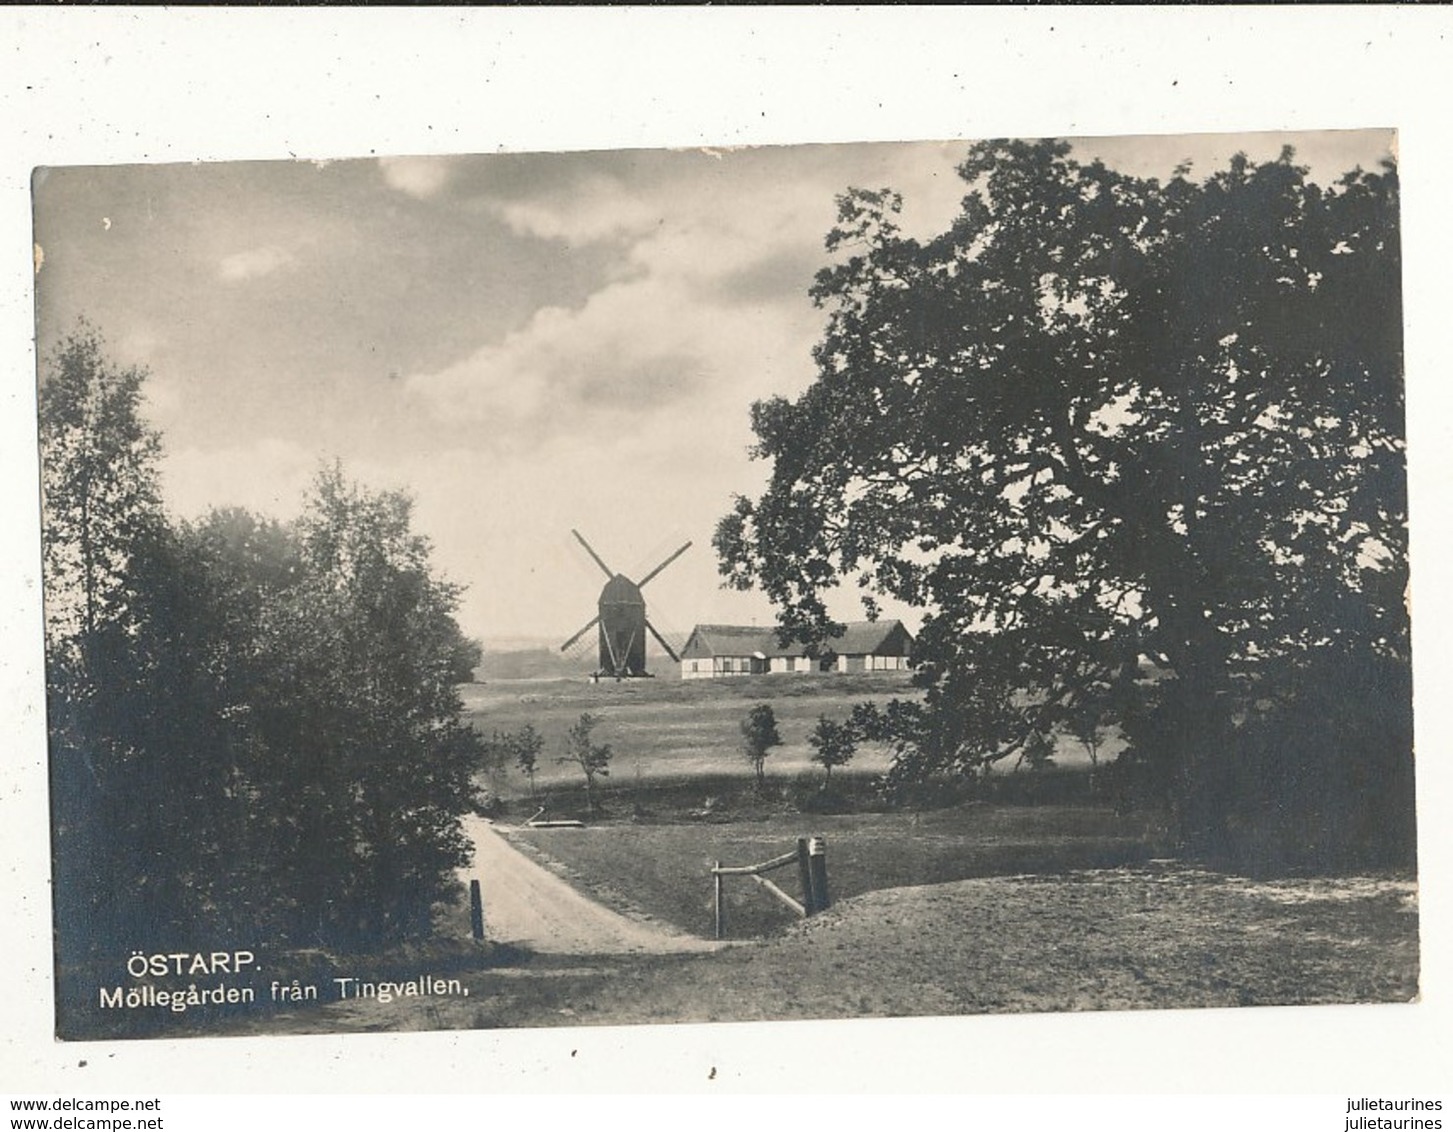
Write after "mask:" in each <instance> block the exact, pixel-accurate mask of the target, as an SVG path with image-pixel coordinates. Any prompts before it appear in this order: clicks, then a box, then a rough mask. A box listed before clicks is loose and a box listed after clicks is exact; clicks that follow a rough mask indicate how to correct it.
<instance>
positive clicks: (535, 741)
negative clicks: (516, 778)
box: [511, 723, 545, 799]
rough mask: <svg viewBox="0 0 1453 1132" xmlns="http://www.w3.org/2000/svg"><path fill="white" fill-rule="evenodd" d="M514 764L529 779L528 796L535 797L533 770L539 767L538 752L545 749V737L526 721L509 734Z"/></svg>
mask: <svg viewBox="0 0 1453 1132" xmlns="http://www.w3.org/2000/svg"><path fill="white" fill-rule="evenodd" d="M511 744H512V749H513V751H514V756H515V766H516V767H518V768H519V770H520V771H522V772H523V773H524V775H525V777H526V778H528V779H529V780H530V797H531V798H532V799H533V798H534V797H535V772H536V770H538V769H539V762H540V752H542V751H543V750H544V749H545V737H544V736H543V735H541V734H540V733H539V732H538V731H536V730H535V725H534V724H532V723H527V724H525V725H524V726H523V727H521V728H520V729H519V730H518V731H517V732H515V733H514V735H513V736H511Z"/></svg>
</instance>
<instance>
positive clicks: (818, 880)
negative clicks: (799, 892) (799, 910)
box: [807, 837, 832, 912]
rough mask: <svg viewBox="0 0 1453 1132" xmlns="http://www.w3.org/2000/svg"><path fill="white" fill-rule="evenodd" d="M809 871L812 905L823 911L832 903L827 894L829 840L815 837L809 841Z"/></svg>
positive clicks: (818, 910) (815, 909)
mask: <svg viewBox="0 0 1453 1132" xmlns="http://www.w3.org/2000/svg"><path fill="white" fill-rule="evenodd" d="M807 871H808V874H809V875H810V876H811V878H812V907H813V910H814V911H817V912H821V911H822V910H823V909H825V908H826V907H827V906H828V905H829V904H831V903H832V901H831V899H830V898H829V897H828V894H827V842H826V841H824V840H823V839H822V838H821V837H814V838H812V839H811V840H810V841H809V842H808V843H807Z"/></svg>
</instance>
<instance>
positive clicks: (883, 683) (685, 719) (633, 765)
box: [464, 673, 919, 795]
mask: <svg viewBox="0 0 1453 1132" xmlns="http://www.w3.org/2000/svg"><path fill="white" fill-rule="evenodd" d="M918 694H919V693H918V692H916V691H915V690H914V689H913V688H911V687H909V685H908V681H907V680H906V678H904V677H902V676H899V675H897V674H887V673H885V674H882V675H875V676H835V675H834V676H822V677H809V676H803V677H791V678H789V677H783V676H778V677H771V676H759V677H739V678H736V679H732V680H667V679H664V678H660V679H655V680H627V681H621V682H619V683H617V682H616V681H603V682H601V683H599V684H591V683H589V682H586V681H571V680H541V681H499V682H495V683H490V684H471V685H466V687H465V688H464V702H465V711H466V717H465V718H466V720H467V721H468V722H470V723H472V724H473V725H474V726H475V727H476V728H477V729H478V730H479V731H480V732H481V733H482V734H484V735H486V736H487V735H490V734H491V733H493V732H494V731H515V730H518V729H519V728H521V727H523V726H524V725H525V724H527V723H528V724H532V725H533V726H534V728H535V730H536V731H538V732H539V733H540V734H541V735H542V736H544V739H545V749H544V751H543V753H542V754H541V756H540V770H539V773H538V774H537V776H536V781H537V784H538V785H539V786H540V787H542V788H545V789H549V788H551V787H554V786H557V785H562V784H564V785H570V786H573V785H574V784H575V782H576V780H578V779H579V777H580V771H579V770H578V769H577V768H575V767H574V766H573V765H561V764H559V763H558V762H557V761H556V760H557V759H559V758H560V757H561V756H562V755H563V754H564V750H565V733H566V732H567V731H568V730H569V729H570V727H571V726H572V725H573V724H574V723H575V722H576V720H578V719H579V718H580V716H581V714H582V713H583V712H589V713H590V714H591V715H593V716H596V717H597V718H598V719H599V721H600V722H599V724H598V725H597V727H596V730H595V734H594V738H595V740H596V741H597V742H602V743H609V744H610V745H611V749H612V755H613V758H612V762H611V779H612V780H613V782H614V784H615V785H617V786H621V787H624V786H625V785H627V784H629V783H633V782H638V781H641V782H643V781H647V780H657V779H662V778H666V779H684V778H691V777H699V776H702V775H711V774H722V773H732V774H740V775H742V776H743V778H744V779H745V778H746V776H747V775H748V774H749V773H750V772H749V768H748V766H747V763H746V760H745V759H744V757H743V756H742V753H741V741H742V736H741V731H740V726H741V721H742V720H743V719H744V718H745V717H746V715H747V712H748V711H749V710H750V709H751V707H752V705H753V704H757V703H770V704H771V705H772V708H773V710H774V711H775V712H776V714H777V721H778V729H779V731H780V732H781V735H782V740H783V745H782V746H780V747H777V748H774V749H773V750H772V752H771V754H770V755H769V756H768V758H767V769H768V773H769V774H771V775H772V776H774V777H777V778H783V777H795V776H797V775H800V774H802V773H804V772H808V771H811V770H812V769H814V768H813V764H812V762H811V754H812V749H811V747H810V746H809V745H808V742H807V739H808V736H809V734H811V732H812V729H813V727H814V726H815V725H816V723H817V718H818V716H819V715H827V716H830V717H832V718H834V719H843V718H846V717H847V715H848V713H850V712H851V711H852V709H853V705H854V704H856V703H859V702H861V701H863V700H870V699H871V700H876V701H878V702H880V703H886V702H887V701H888V700H889V699H892V698H894V697H899V698H906V697H910V696H917V695H918ZM888 759H889V753H888V751H887V750H886V749H884V748H882V747H877V746H864V747H863V748H861V749H860V750H859V752H858V754H857V756H856V758H855V759H854V761H853V768H854V770H855V771H857V772H859V773H880V772H882V771H883V770H886V769H887V767H888ZM501 785H502V787H503V791H504V792H506V793H508V794H511V795H519V794H522V793H524V792H527V790H528V787H527V784H526V782H525V779H524V777H523V775H521V774H519V772H518V771H516V770H514V769H513V768H508V769H507V771H506V775H505V777H504V780H503V782H502V784H501Z"/></svg>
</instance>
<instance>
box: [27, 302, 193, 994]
mask: <svg viewBox="0 0 1453 1132" xmlns="http://www.w3.org/2000/svg"><path fill="white" fill-rule="evenodd" d="M146 376H147V375H146V371H145V370H143V369H140V368H135V367H133V368H127V369H123V368H121V367H119V366H117V365H116V364H115V363H114V362H113V361H111V360H110V359H109V358H108V357H107V356H106V353H105V344H104V342H103V341H102V338H101V336H100V334H99V333H98V332H97V331H96V330H95V329H94V328H93V327H91V326H90V325H89V324H87V323H85V322H84V321H83V322H81V323H79V324H78V326H77V328H76V329H75V330H74V331H73V332H72V333H71V334H69V335H68V336H67V337H66V338H65V339H64V340H63V341H62V342H61V343H60V344H59V346H57V347H56V348H55V349H54V350H52V351H51V352H50V353H49V355H48V356H47V357H46V358H45V359H44V361H43V363H42V366H41V370H40V374H39V389H38V395H37V410H38V423H39V438H40V456H41V493H42V499H41V522H42V544H43V567H44V577H45V599H46V600H45V649H46V683H47V718H48V724H49V728H48V729H49V741H50V773H51V795H52V815H53V823H54V830H53V837H54V861H55V866H54V868H55V892H56V921H57V925H58V929H59V939H60V941H61V945H62V946H61V951H60V957H61V959H62V962H63V966H64V965H65V963H66V962H69V961H71V960H77V959H79V958H80V957H81V952H83V951H84V950H86V945H87V943H89V944H90V946H91V948H93V949H94V948H97V947H104V946H105V945H107V944H109V943H111V942H112V941H114V940H117V939H120V938H126V937H128V936H129V937H130V938H132V939H137V940H140V939H148V940H150V939H156V938H159V937H161V936H162V935H164V934H166V933H168V932H169V931H171V930H173V929H175V928H176V927H178V926H181V925H183V924H185V921H186V920H187V918H188V917H187V913H188V910H189V907H190V906H191V905H192V903H193V902H192V901H190V900H188V899H187V898H185V896H184V894H180V893H178V891H177V889H178V888H179V885H178V884H177V883H175V879H174V877H173V876H172V874H171V872H170V870H168V869H167V868H166V866H164V865H161V864H160V861H161V860H164V855H165V852H166V850H167V849H168V848H169V845H168V843H167V837H168V832H169V828H170V827H169V826H168V824H167V820H166V819H167V818H168V817H171V816H173V807H172V805H170V804H169V803H170V801H171V800H172V799H175V798H177V797H178V796H180V795H182V794H184V793H185V787H181V786H180V783H182V782H187V783H189V782H190V781H191V778H190V776H189V775H188V776H185V777H182V776H179V774H177V773H172V772H173V771H184V770H185V769H186V768H185V766H184V765H183V766H178V765H177V764H176V762H175V760H173V759H171V758H168V757H167V755H166V754H165V753H159V752H157V751H156V750H154V749H152V748H151V747H150V746H149V745H148V743H147V735H146V730H147V725H148V724H149V723H150V722H151V721H152V719H153V717H152V716H151V714H150V713H143V712H138V711H137V710H136V705H137V703H138V701H139V700H140V699H141V698H142V697H144V696H145V695H146V694H147V692H148V691H151V690H154V689H156V688H157V687H158V686H159V685H158V683H157V681H156V680H155V679H154V678H153V677H154V675H155V673H156V668H155V667H154V666H153V665H150V664H148V663H146V661H145V658H147V657H149V656H155V655H156V653H157V651H158V650H157V648H156V647H155V646H156V645H157V644H158V643H159V640H158V635H157V634H156V633H154V632H152V628H153V626H152V618H151V610H152V609H155V608H156V605H157V603H156V602H155V601H153V600H150V599H151V598H152V597H153V596H154V595H155V592H156V590H155V588H154V586H153V585H152V583H156V582H158V581H160V580H161V577H162V575H161V573H160V572H158V571H157V570H155V569H152V568H150V567H151V566H152V565H154V564H155V563H157V562H158V561H160V560H161V558H162V557H163V556H164V554H165V553H166V550H167V549H168V531H167V529H166V523H165V519H164V516H163V514H162V510H161V505H160V496H159V488H158V475H157V468H156V461H157V456H158V453H159V438H158V436H157V434H156V433H155V432H154V431H153V430H152V429H150V428H149V427H148V426H147V425H146V423H145V421H144V420H143V417H142V388H143V384H144V382H145V379H146ZM148 607H151V608H150V609H149V608H148ZM169 878H170V879H171V880H172V883H168V880H169ZM179 897H180V898H179Z"/></svg>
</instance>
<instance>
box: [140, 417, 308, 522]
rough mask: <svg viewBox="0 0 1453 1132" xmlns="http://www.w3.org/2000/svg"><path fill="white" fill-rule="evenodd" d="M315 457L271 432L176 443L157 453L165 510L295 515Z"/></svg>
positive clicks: (191, 515)
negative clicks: (239, 440) (243, 441)
mask: <svg viewBox="0 0 1453 1132" xmlns="http://www.w3.org/2000/svg"><path fill="white" fill-rule="evenodd" d="M318 461H319V456H318V453H317V452H316V451H314V450H312V449H309V448H305V447H303V446H301V445H298V444H294V443H291V442H289V441H285V440H279V439H277V438H275V437H262V438H260V439H258V440H257V441H255V442H254V443H252V444H247V445H239V446H236V447H230V448H207V449H201V448H195V447H187V448H179V449H176V450H175V451H166V452H164V454H163V456H162V460H161V465H160V470H161V479H162V493H163V497H164V498H165V500H166V504H167V508H168V510H170V511H172V512H173V513H175V514H178V515H182V516H186V517H189V518H196V517H199V516H201V515H203V514H205V513H206V512H208V511H210V510H211V509H212V508H214V507H246V508H247V509H248V510H250V511H256V512H259V513H261V514H265V515H276V516H279V517H285V516H288V515H296V514H297V513H298V512H299V510H300V509H301V505H302V499H303V494H304V492H305V490H306V489H307V486H308V485H309V484H310V483H311V482H312V480H313V476H314V475H315V474H316V472H317V470H318V467H319V462H318Z"/></svg>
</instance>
